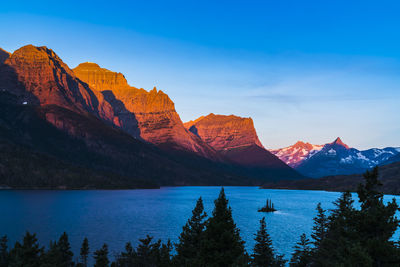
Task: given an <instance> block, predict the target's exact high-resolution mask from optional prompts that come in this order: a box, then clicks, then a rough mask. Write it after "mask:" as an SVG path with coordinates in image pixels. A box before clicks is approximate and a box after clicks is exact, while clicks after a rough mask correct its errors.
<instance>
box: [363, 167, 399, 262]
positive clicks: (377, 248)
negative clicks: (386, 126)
mask: <svg viewBox="0 0 400 267" xmlns="http://www.w3.org/2000/svg"><path fill="white" fill-rule="evenodd" d="M364 180H365V183H364V184H360V185H359V187H358V190H357V194H358V198H359V202H360V203H361V210H360V212H359V221H358V225H357V227H358V229H357V230H358V233H359V238H360V242H361V246H362V247H363V248H364V249H365V250H366V251H367V253H368V254H369V255H370V257H371V258H372V261H373V265H374V266H390V265H400V258H399V255H398V249H397V247H396V245H395V243H394V242H393V241H392V240H391V238H392V236H393V234H394V232H395V231H396V229H397V228H398V226H399V220H398V219H397V218H396V217H395V213H396V211H397V210H399V206H398V205H397V203H396V200H395V199H393V200H392V201H391V202H389V203H387V204H384V202H383V194H382V193H381V191H380V190H379V188H380V187H381V186H382V184H381V183H380V181H379V180H378V167H375V168H374V169H373V170H372V171H367V172H366V173H365V174H364Z"/></svg>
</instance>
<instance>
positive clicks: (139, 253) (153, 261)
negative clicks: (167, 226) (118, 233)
mask: <svg viewBox="0 0 400 267" xmlns="http://www.w3.org/2000/svg"><path fill="white" fill-rule="evenodd" d="M152 240H153V238H152V237H151V236H147V237H146V238H144V239H139V242H140V244H139V245H138V247H137V248H136V250H134V249H133V248H132V245H131V243H129V242H128V243H127V244H126V246H125V252H122V253H121V254H120V255H118V256H117V261H116V263H115V266H118V267H129V266H143V267H153V266H157V267H167V266H171V265H172V261H171V252H172V244H171V242H170V241H169V240H168V242H167V244H162V243H161V240H158V241H157V242H155V243H152Z"/></svg>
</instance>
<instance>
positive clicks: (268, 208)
mask: <svg viewBox="0 0 400 267" xmlns="http://www.w3.org/2000/svg"><path fill="white" fill-rule="evenodd" d="M258 211H259V212H274V211H276V209H275V208H274V203H272V200H270V199H267V201H266V203H265V206H264V207H262V208H260V209H258Z"/></svg>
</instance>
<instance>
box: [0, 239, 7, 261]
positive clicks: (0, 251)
mask: <svg viewBox="0 0 400 267" xmlns="http://www.w3.org/2000/svg"><path fill="white" fill-rule="evenodd" d="M7 243H8V239H7V236H3V237H1V238H0V267H7V266H8V262H9V252H8V245H7Z"/></svg>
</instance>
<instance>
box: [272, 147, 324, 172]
mask: <svg viewBox="0 0 400 267" xmlns="http://www.w3.org/2000/svg"><path fill="white" fill-rule="evenodd" d="M322 148H323V145H313V144H310V143H304V142H302V141H298V142H296V143H295V144H294V145H292V146H288V147H285V148H280V149H271V150H270V152H271V153H272V154H274V155H275V156H277V157H278V158H280V159H281V160H282V161H283V162H285V163H286V164H287V165H289V166H290V167H292V168H296V167H297V166H298V165H299V164H301V163H302V162H303V161H305V160H307V159H308V158H310V157H312V156H313V155H314V154H315V153H317V152H318V151H320V150H321V149H322Z"/></svg>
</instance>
